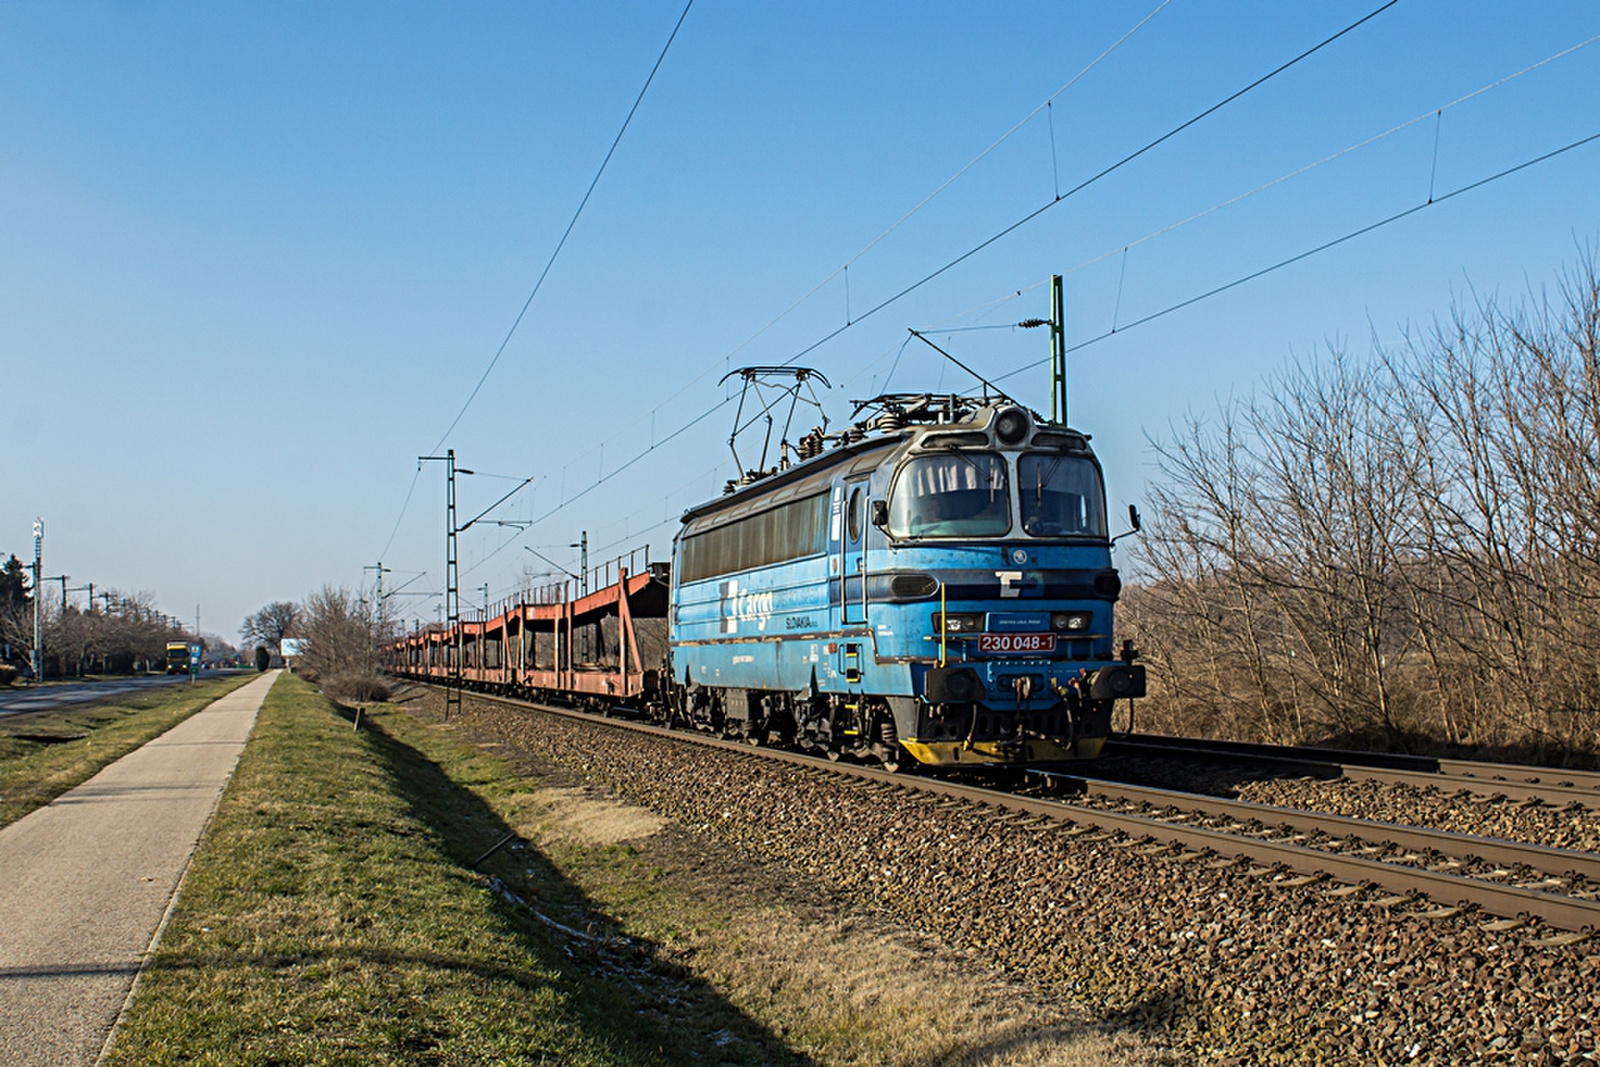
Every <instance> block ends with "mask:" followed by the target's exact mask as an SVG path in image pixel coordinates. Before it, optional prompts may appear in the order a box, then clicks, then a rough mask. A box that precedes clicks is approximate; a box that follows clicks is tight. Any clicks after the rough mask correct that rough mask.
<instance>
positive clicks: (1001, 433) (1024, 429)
mask: <svg viewBox="0 0 1600 1067" xmlns="http://www.w3.org/2000/svg"><path fill="white" fill-rule="evenodd" d="M994 435H995V436H996V437H998V438H999V439H1000V443H1001V444H1003V445H1020V444H1021V443H1022V442H1023V439H1024V438H1026V437H1027V436H1028V413H1027V412H1025V411H1023V410H1022V409H1021V408H1006V409H1005V410H1004V411H1002V412H1000V414H998V415H996V416H995V419H994Z"/></svg>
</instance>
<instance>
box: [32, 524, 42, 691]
mask: <svg viewBox="0 0 1600 1067" xmlns="http://www.w3.org/2000/svg"><path fill="white" fill-rule="evenodd" d="M43 573H44V519H42V518H39V519H34V520H33V681H34V684H35V685H37V684H39V683H40V682H42V681H44V645H43V644H41V643H40V628H39V576H40V575H41V574H43Z"/></svg>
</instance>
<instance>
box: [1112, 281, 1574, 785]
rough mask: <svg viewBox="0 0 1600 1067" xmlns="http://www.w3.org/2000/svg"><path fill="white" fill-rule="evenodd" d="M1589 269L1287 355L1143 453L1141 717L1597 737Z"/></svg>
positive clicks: (1339, 736)
mask: <svg viewBox="0 0 1600 1067" xmlns="http://www.w3.org/2000/svg"><path fill="white" fill-rule="evenodd" d="M1597 338H1600V273H1597V271H1596V265H1595V263H1594V261H1593V258H1592V257H1590V258H1586V259H1584V260H1583V261H1582V262H1581V263H1580V265H1579V267H1578V268H1577V269H1576V270H1574V271H1573V272H1571V273H1570V274H1569V275H1567V276H1566V277H1564V278H1563V279H1562V280H1561V283H1560V285H1559V286H1558V290H1557V293H1556V294H1555V295H1554V296H1553V297H1552V296H1549V295H1547V294H1535V296H1534V297H1531V298H1529V299H1528V300H1525V301H1523V302H1522V303H1520V304H1516V305H1513V306H1510V307H1503V306H1501V305H1500V304H1499V303H1498V302H1496V301H1494V300H1489V299H1480V300H1478V301H1476V302H1475V303H1473V304H1470V305H1468V306H1465V307H1458V308H1457V309H1455V311H1454V312H1453V314H1452V316H1451V318H1450V320H1449V321H1448V322H1445V323H1441V324H1436V325H1435V326H1434V328H1433V329H1432V330H1431V331H1430V332H1428V333H1426V334H1422V335H1415V336H1411V337H1408V338H1407V339H1406V342H1405V344H1404V345H1402V346H1400V347H1398V348H1397V349H1396V350H1393V351H1384V350H1382V349H1377V348H1375V351H1374V353H1373V355H1372V357H1371V358H1369V359H1365V360H1359V359H1354V358H1352V357H1350V356H1349V355H1348V354H1346V353H1344V352H1341V351H1330V352H1327V353H1325V354H1324V355H1323V356H1322V357H1321V358H1318V359H1316V360H1311V361H1300V362H1296V363H1293V364H1291V365H1289V366H1288V367H1287V368H1286V369H1285V370H1284V371H1282V372H1281V373H1279V374H1278V375H1276V376H1275V377H1274V378H1272V379H1271V380H1270V381H1269V382H1267V383H1266V384H1265V385H1264V386H1263V389H1262V393H1261V395H1260V396H1257V397H1251V398H1250V399H1248V400H1233V401H1230V402H1228V403H1225V404H1223V405H1222V406H1221V408H1220V410H1219V411H1218V413H1217V415H1216V416H1214V417H1212V418H1210V419H1200V418H1196V417H1191V418H1190V419H1189V420H1187V421H1186V422H1185V423H1184V424H1183V425H1182V426H1174V427H1171V428H1170V431H1169V433H1168V435H1167V436H1166V437H1165V438H1164V439H1162V440H1158V441H1154V442H1152V443H1153V446H1154V448H1155V451H1156V454H1157V459H1158V465H1159V467H1160V470H1161V472H1162V475H1163V476H1164V480H1163V483H1162V484H1161V485H1160V486H1159V487H1157V488H1156V489H1154V490H1153V494H1152V495H1153V500H1152V504H1153V508H1152V511H1153V517H1152V522H1151V523H1150V524H1149V526H1148V528H1147V535H1146V538H1145V540H1144V542H1143V543H1142V544H1141V545H1139V546H1138V548H1137V549H1136V551H1137V552H1138V553H1139V557H1138V559H1137V563H1136V565H1137V567H1138V570H1139V572H1140V573H1141V575H1142V580H1141V581H1140V582H1139V583H1137V584H1135V585H1133V586H1131V587H1130V589H1129V591H1128V593H1127V596H1126V600H1125V607H1126V611H1125V616H1124V617H1125V619H1126V622H1127V625H1128V626H1129V628H1130V630H1131V631H1132V632H1133V634H1134V635H1135V636H1136V637H1137V638H1138V639H1139V640H1140V641H1141V643H1142V644H1143V645H1144V646H1145V648H1146V649H1147V652H1146V662H1147V665H1148V666H1149V668H1150V671H1151V677H1152V682H1153V693H1152V695H1153V697H1154V699H1153V700H1152V702H1151V706H1150V707H1149V709H1148V710H1147V711H1146V712H1145V713H1144V714H1145V716H1146V717H1145V719H1144V723H1145V724H1146V725H1151V724H1160V725H1161V726H1163V727H1164V728H1167V729H1174V730H1181V731H1186V732H1187V731H1199V732H1210V733H1218V734H1230V735H1234V736H1247V737H1257V738H1262V739H1266V740H1274V741H1281V740H1311V741H1318V740H1321V741H1340V742H1343V743H1352V744H1377V745H1388V746H1400V747H1404V746H1415V745H1424V746H1426V745H1436V744H1440V743H1443V744H1447V745H1451V746H1459V747H1467V748H1486V749H1487V748H1494V749H1498V750H1502V751H1512V752H1516V753H1522V754H1525V755H1530V756H1543V757H1553V756H1561V755H1570V754H1572V753H1576V752H1586V753H1593V752H1594V751H1595V750H1596V749H1597V748H1600V614H1597V612H1596V607H1597V606H1600V449H1597V448H1596V445H1595V442H1596V441H1597V440H1600V358H1597V348H1600V346H1597Z"/></svg>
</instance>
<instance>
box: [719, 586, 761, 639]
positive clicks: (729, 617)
mask: <svg viewBox="0 0 1600 1067" xmlns="http://www.w3.org/2000/svg"><path fill="white" fill-rule="evenodd" d="M718 589H719V591H720V592H721V594H722V632H723V633H725V634H736V633H738V632H739V623H741V622H753V623H755V624H756V630H757V631H759V632H761V633H766V630H767V620H768V619H770V618H772V594H771V593H741V592H739V583H738V582H737V581H727V582H722V583H720V584H719V585H718Z"/></svg>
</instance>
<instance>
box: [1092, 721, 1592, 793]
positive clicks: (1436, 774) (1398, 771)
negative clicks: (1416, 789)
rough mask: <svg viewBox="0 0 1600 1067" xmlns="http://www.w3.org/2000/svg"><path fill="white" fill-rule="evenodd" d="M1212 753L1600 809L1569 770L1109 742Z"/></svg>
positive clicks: (1585, 780) (1160, 741) (1580, 774)
mask: <svg viewBox="0 0 1600 1067" xmlns="http://www.w3.org/2000/svg"><path fill="white" fill-rule="evenodd" d="M1118 753H1127V754H1129V755H1139V754H1143V755H1161V756H1169V757H1170V756H1179V755H1202V756H1204V755H1212V756H1220V757H1223V758H1226V759H1232V760H1238V761H1241V762H1251V763H1257V764H1262V765H1270V766H1275V767H1304V768H1306V769H1307V770H1308V771H1312V772H1316V771H1333V772H1337V774H1338V775H1340V776H1342V777H1345V778H1350V779H1352V780H1370V781H1380V782H1387V783H1402V784H1407V785H1420V786H1426V787H1430V788H1438V789H1445V790H1447V791H1448V790H1451V789H1453V790H1454V791H1456V792H1470V793H1474V794H1477V795H1480V796H1495V795H1499V796H1504V797H1506V798H1507V799H1510V800H1539V801H1543V802H1545V803H1550V804H1555V805H1557V806H1564V805H1567V804H1573V803H1576V804H1580V805H1582V806H1584V807H1586V808H1595V809H1600V773H1597V772H1594V771H1582V770H1574V769H1570V768H1565V767H1535V766H1532V765H1529V764H1517V763H1484V762H1481V761H1474V760H1455V759H1434V758H1432V757H1427V756H1407V755H1401V754H1397V753H1389V752H1349V751H1344V750H1341V749H1319V748H1312V747H1307V746H1304V745H1282V746H1280V745H1263V744H1255V743H1252V742H1245V741H1212V740H1206V739H1199V738H1182V737H1167V736H1164V735H1156V734H1137V735H1133V736H1119V737H1115V738H1113V739H1112V740H1110V741H1108V742H1107V743H1106V747H1105V751H1104V753H1103V754H1104V755H1106V756H1111V755H1116V754H1118Z"/></svg>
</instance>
